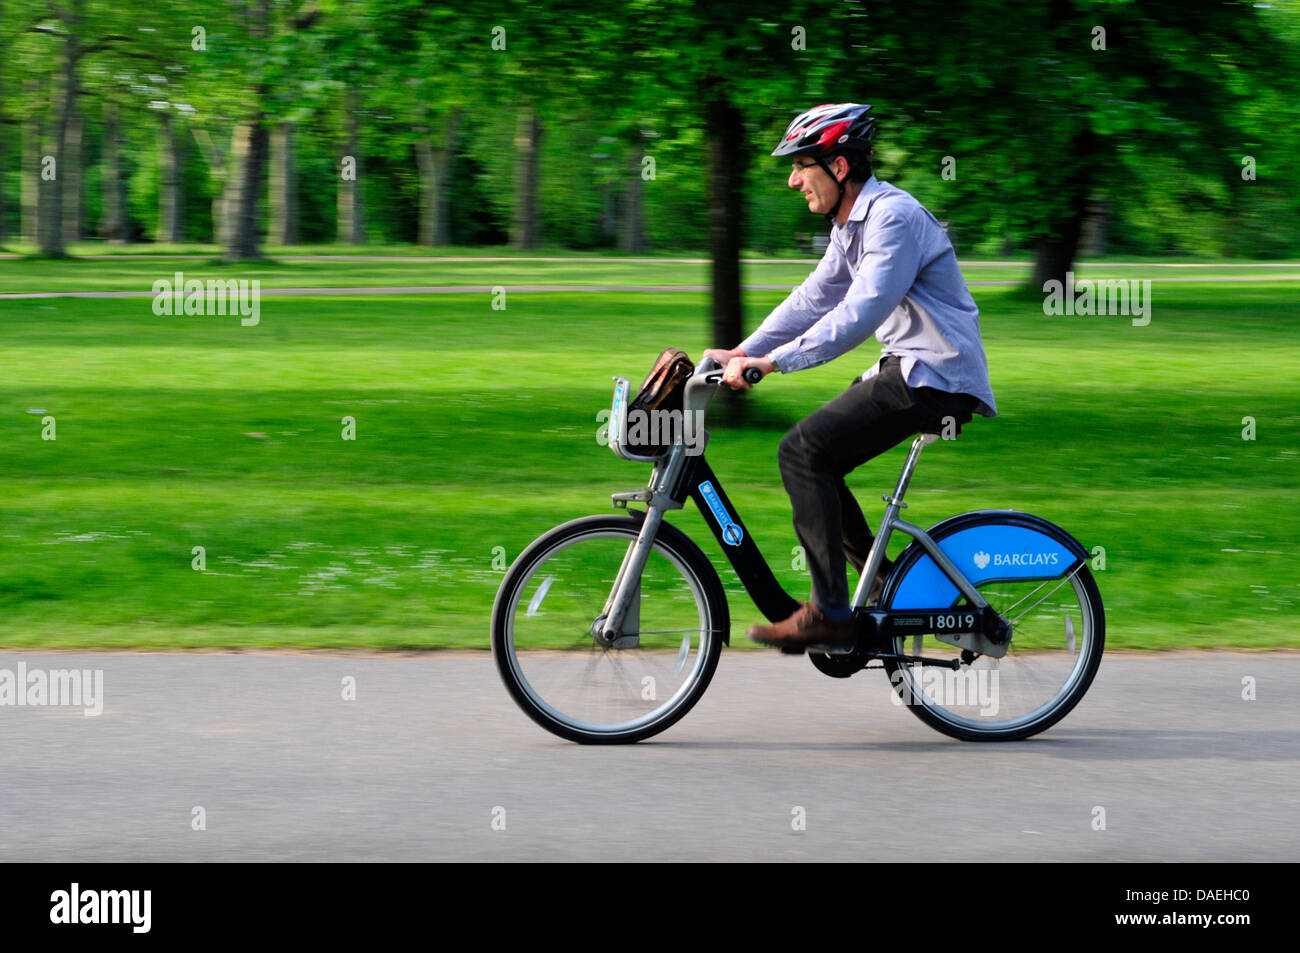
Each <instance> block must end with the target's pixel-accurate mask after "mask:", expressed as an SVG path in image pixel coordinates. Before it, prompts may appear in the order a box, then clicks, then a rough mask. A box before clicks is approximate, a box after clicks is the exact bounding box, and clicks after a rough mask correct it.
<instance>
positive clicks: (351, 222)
mask: <svg viewBox="0 0 1300 953" xmlns="http://www.w3.org/2000/svg"><path fill="white" fill-rule="evenodd" d="M345 103H346V105H345V107H344V111H345V113H346V115H345V117H344V127H345V129H346V130H347V131H346V133H345V135H346V141H345V142H344V144H343V165H342V167H341V178H340V181H339V195H338V202H339V235H338V240H339V241H340V242H341V243H343V244H344V245H364V244H365V243H366V225H365V204H364V202H363V201H362V191H361V138H360V119H359V117H358V113H359V110H358V105H357V88H356V87H355V86H349V87H348V93H347V98H346V100H345ZM348 160H351V163H350V165H349V164H348Z"/></svg>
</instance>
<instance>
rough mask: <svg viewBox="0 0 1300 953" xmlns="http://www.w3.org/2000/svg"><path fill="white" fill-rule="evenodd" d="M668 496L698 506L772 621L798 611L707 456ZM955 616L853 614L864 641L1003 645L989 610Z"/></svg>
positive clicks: (689, 463) (946, 611) (688, 467)
mask: <svg viewBox="0 0 1300 953" xmlns="http://www.w3.org/2000/svg"><path fill="white" fill-rule="evenodd" d="M670 495H671V496H672V498H673V500H675V501H676V502H678V503H685V501H686V498H687V497H688V496H689V497H690V499H692V500H693V501H694V502H695V505H696V506H697V507H699V510H700V512H701V513H703V514H704V521H705V522H706V523H708V525H709V529H710V530H712V532H713V536H714V538H715V539H716V540H717V541H718V546H719V547H720V548H721V549H722V552H723V553H724V554H725V555H726V557H727V559H728V561H729V562H730V563H731V565H732V568H734V569H735V570H736V575H737V576H739V577H740V581H741V583H742V584H743V585H744V587H745V592H747V593H748V594H749V597H750V599H752V600H753V602H754V605H755V606H757V607H758V610H759V611H760V612H761V613H763V615H764V617H766V618H767V619H768V621H770V622H779V621H781V620H782V619H786V618H788V617H789V616H790V615H792V614H793V613H794V612H795V610H797V609H798V608H799V602H798V601H797V600H796V599H795V598H794V597H793V596H791V595H790V594H789V593H788V592H786V591H785V589H784V588H783V587H782V586H781V584H780V583H779V582H778V581H777V579H776V576H775V575H773V573H772V567H771V566H769V565H768V563H767V560H766V559H764V558H763V554H762V553H761V552H760V551H759V549H758V545H757V544H756V543H755V542H754V538H753V537H752V536H751V535H750V534H749V531H748V530H747V529H746V528H745V523H744V521H743V520H742V519H741V518H740V513H739V512H737V510H736V508H735V506H733V505H732V503H731V500H730V498H728V496H727V493H726V491H725V490H724V489H723V488H722V484H721V482H720V481H719V480H718V476H717V474H716V473H714V472H713V468H712V467H711V466H709V463H708V461H707V460H705V459H704V455H703V454H700V455H698V456H693V457H688V458H687V459H686V463H685V466H683V467H682V473H681V476H680V478H679V479H678V481H677V485H676V486H675V487H674V488H673V490H672V493H671V494H670ZM954 582H955V580H954ZM955 612H956V610H954V608H953V607H952V606H945V607H936V608H934V609H907V610H893V609H878V608H872V607H868V608H863V609H858V610H856V611H855V614H856V616H857V618H858V620H859V623H860V625H861V626H862V634H863V635H864V636H866V637H880V638H882V639H890V638H892V637H894V636H898V635H903V636H907V635H926V634H933V633H936V632H940V631H942V632H945V633H948V634H957V635H959V634H962V633H968V632H978V633H980V634H982V635H985V636H987V637H989V638H991V639H993V640H994V641H995V642H1000V641H1004V640H1005V638H1006V636H1007V634H1008V633H1007V632H1006V630H1005V629H1004V628H1003V626H1004V624H1005V622H1004V620H1002V619H1001V618H1000V617H999V616H998V615H997V613H995V612H993V611H992V609H991V608H990V607H988V606H985V607H983V608H979V609H976V608H975V607H970V608H964V609H962V610H961V611H960V613H956V614H957V615H958V616H959V618H958V619H956V622H957V624H956V625H953V624H951V622H952V620H953V616H954V613H955ZM938 618H942V619H943V620H944V622H947V623H948V624H943V623H942V622H941V623H939V625H936V619H938ZM940 626H942V627H940ZM882 648H883V646H882ZM873 654H875V653H873Z"/></svg>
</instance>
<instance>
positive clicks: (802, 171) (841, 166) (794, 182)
mask: <svg viewBox="0 0 1300 953" xmlns="http://www.w3.org/2000/svg"><path fill="white" fill-rule="evenodd" d="M848 166H849V164H848V161H847V160H846V159H845V158H844V157H843V156H836V157H835V158H834V159H833V160H832V161H831V163H830V167H831V170H832V171H833V172H834V173H835V174H836V175H839V176H843V175H847V174H848ZM786 184H787V185H789V186H790V188H792V189H798V190H799V191H800V192H802V193H803V194H804V199H805V200H806V201H807V203H808V211H810V212H817V213H818V214H821V215H825V214H826V213H827V212H829V211H830V210H831V209H833V208H834V207H835V201H836V199H838V198H839V197H840V187H839V184H838V183H837V182H836V181H835V180H834V179H832V178H831V177H830V176H829V175H827V174H826V170H825V169H823V168H822V167H821V166H820V165H819V164H818V163H817V162H816V161H815V160H813V159H810V158H808V156H797V157H796V158H795V160H794V167H793V168H792V169H791V170H790V178H789V180H788V181H787V182H786Z"/></svg>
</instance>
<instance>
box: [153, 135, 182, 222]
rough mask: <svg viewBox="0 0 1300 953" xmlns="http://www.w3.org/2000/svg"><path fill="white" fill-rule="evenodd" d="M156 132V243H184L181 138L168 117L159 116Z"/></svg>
mask: <svg viewBox="0 0 1300 953" xmlns="http://www.w3.org/2000/svg"><path fill="white" fill-rule="evenodd" d="M161 118H162V125H161V126H160V127H159V130H158V234H157V236H156V238H157V241H160V242H166V243H168V244H177V243H179V242H181V241H184V236H183V235H182V229H181V208H182V202H181V183H182V181H183V174H182V160H181V151H180V149H181V147H180V137H179V136H178V135H177V134H176V122H177V121H176V120H175V119H174V118H172V115H171V113H167V112H165V113H162V116H161Z"/></svg>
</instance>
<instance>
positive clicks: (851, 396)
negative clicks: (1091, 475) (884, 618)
mask: <svg viewBox="0 0 1300 953" xmlns="http://www.w3.org/2000/svg"><path fill="white" fill-rule="evenodd" d="M978 404H979V401H978V400H977V399H976V398H975V397H972V396H971V395H969V394H951V393H948V392H947V391H941V390H936V389H935V388H933V387H909V386H908V385H907V383H906V382H905V381H904V380H903V371H902V367H901V366H900V363H899V358H898V357H895V356H893V355H890V356H888V357H884V358H882V359H881V361H880V365H879V370H878V371H877V373H876V375H875V376H874V377H872V378H870V379H869V380H865V381H864V380H862V379H861V378H854V380H853V383H852V384H851V385H849V389H848V390H846V391H845V392H844V393H843V394H840V396H838V397H836V398H835V399H834V400H832V401H831V402H830V403H828V404H826V406H824V407H822V408H821V409H820V410H818V411H815V412H813V413H811V414H809V415H808V416H807V417H805V418H804V419H803V420H801V421H800V422H799V423H797V424H795V425H794V427H792V428H790V432H789V433H787V434H786V435H785V437H784V439H782V441H781V446H780V449H779V450H778V452H777V459H778V460H779V461H780V464H781V479H782V481H783V482H784V483H785V489H786V492H787V493H789V494H790V502H791V504H792V505H793V507H794V529H795V534H796V535H797V536H798V537H799V542H800V544H801V545H802V546H803V548H804V553H805V555H806V556H807V559H808V568H809V570H810V571H811V572H812V598H813V601H814V602H816V603H817V605H819V606H847V605H848V604H849V587H848V578H847V575H846V568H845V561H846V559H847V560H848V561H849V562H852V563H853V566H854V568H855V569H857V570H858V572H859V573H861V572H862V569H863V566H864V565H865V563H866V560H867V555H868V553H869V552H870V551H871V544H872V542H873V541H874V537H873V536H872V534H871V528H870V527H869V526H868V525H867V520H866V517H864V516H863V515H862V508H861V507H860V506H858V501H857V500H856V499H854V497H853V494H852V493H851V492H850V491H849V488H848V486H847V485H846V484H845V482H844V476H845V474H847V473H849V472H850V471H852V470H853V469H854V468H856V467H858V466H861V465H862V464H863V463H865V462H866V461H868V460H870V459H871V458H872V457H875V456H878V455H879V454H882V453H884V452H885V451H886V450H888V449H890V448H891V447H895V446H897V445H898V444H900V443H902V442H903V441H904V440H907V439H908V438H909V437H911V436H913V435H914V434H918V433H941V432H942V431H943V426H944V418H945V417H952V418H953V419H954V421H955V422H956V425H957V426H956V432H957V433H961V425H962V424H965V423H969V422H970V419H971V414H972V412H973V411H974V409H975V407H976V406H977V405H978ZM886 489H887V490H892V489H893V478H892V477H891V478H890V481H889V485H888V487H886Z"/></svg>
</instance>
